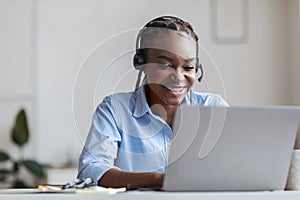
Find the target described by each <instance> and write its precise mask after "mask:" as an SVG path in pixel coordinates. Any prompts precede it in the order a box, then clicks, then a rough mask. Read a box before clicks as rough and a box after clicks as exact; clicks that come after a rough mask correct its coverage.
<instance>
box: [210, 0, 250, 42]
mask: <svg viewBox="0 0 300 200" xmlns="http://www.w3.org/2000/svg"><path fill="white" fill-rule="evenodd" d="M210 3H211V32H212V37H213V39H214V40H215V41H216V42H219V43H244V42H245V41H246V40H247V38H248V9H249V8H248V0H211V2H210Z"/></svg>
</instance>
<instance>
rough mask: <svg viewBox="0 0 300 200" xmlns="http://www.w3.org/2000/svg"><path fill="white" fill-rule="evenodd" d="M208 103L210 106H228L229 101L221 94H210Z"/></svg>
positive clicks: (207, 99)
mask: <svg viewBox="0 0 300 200" xmlns="http://www.w3.org/2000/svg"><path fill="white" fill-rule="evenodd" d="M205 103H206V104H208V105H209V106H222V107H228V106H229V105H228V103H227V102H226V101H225V100H224V99H223V98H222V96H221V95H219V94H210V95H208V96H207V98H206V102H205Z"/></svg>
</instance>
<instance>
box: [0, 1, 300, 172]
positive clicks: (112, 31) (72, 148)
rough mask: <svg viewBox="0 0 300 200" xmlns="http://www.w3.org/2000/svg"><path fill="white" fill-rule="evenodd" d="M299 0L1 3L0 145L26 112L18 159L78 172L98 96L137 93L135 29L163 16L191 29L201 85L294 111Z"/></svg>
mask: <svg viewBox="0 0 300 200" xmlns="http://www.w3.org/2000/svg"><path fill="white" fill-rule="evenodd" d="M299 10H300V8H299V0H198V1H196V0H185V1H182V0H164V1H161V0H142V1H141V0H126V1H124V0H110V1H105V0H0V148H1V149H6V150H7V151H10V152H12V153H14V152H16V151H17V150H16V149H15V147H14V146H13V145H12V143H11V141H10V136H9V134H10V130H11V128H12V125H13V122H14V119H15V116H16V113H17V112H18V110H19V109H20V108H24V109H25V110H26V112H27V115H28V123H29V130H30V134H31V135H30V141H29V143H28V145H26V146H25V147H24V148H23V149H22V150H23V151H24V156H25V157H29V158H34V159H37V160H38V161H40V162H45V163H49V164H51V165H52V166H58V167H63V166H75V167H76V166H77V163H78V157H79V154H80V151H81V149H82V147H83V142H84V140H85V137H86V135H87V132H88V130H89V127H90V123H91V118H92V115H93V111H94V109H95V107H96V105H97V104H98V103H100V102H101V100H102V98H103V97H104V96H105V95H107V94H110V93H114V92H118V91H131V90H133V89H134V85H135V81H136V76H137V72H136V71H134V70H133V66H132V56H133V53H134V47H135V38H136V34H137V31H138V28H141V27H142V26H143V25H144V24H145V23H146V22H148V21H149V20H151V19H153V18H155V17H157V16H161V15H175V16H178V17H180V18H182V19H185V20H187V21H189V22H191V24H192V25H193V27H194V29H195V31H196V32H197V34H198V35H199V37H200V42H201V50H200V58H201V62H202V63H203V65H204V71H205V79H204V82H202V83H201V84H197V85H196V87H195V90H197V91H198V90H199V91H205V92H213V93H220V94H221V95H222V96H223V97H224V98H225V99H226V100H227V101H228V103H229V104H231V105H298V106H300V92H299V91H300V79H299V74H300V58H299V57H300V56H299V52H300V45H299Z"/></svg>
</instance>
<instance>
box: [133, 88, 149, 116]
mask: <svg viewBox="0 0 300 200" xmlns="http://www.w3.org/2000/svg"><path fill="white" fill-rule="evenodd" d="M149 111H150V108H149V105H148V102H147V100H146V92H145V86H142V87H139V88H138V90H137V91H136V102H135V108H134V112H133V116H134V117H141V116H143V115H144V114H146V113H147V112H149Z"/></svg>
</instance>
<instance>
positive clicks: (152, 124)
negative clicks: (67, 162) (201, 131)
mask: <svg viewBox="0 0 300 200" xmlns="http://www.w3.org/2000/svg"><path fill="white" fill-rule="evenodd" d="M198 46H199V45H198V36H197V35H196V34H195V33H194V31H193V28H192V27H191V25H190V24H189V23H187V22H185V21H183V20H181V19H179V18H177V17H172V16H166V17H159V18H156V19H153V20H151V21H150V22H149V23H147V24H146V25H145V26H144V27H143V28H142V29H141V30H140V32H139V34H138V37H137V42H136V54H135V56H134V60H133V64H134V67H135V69H137V70H139V77H138V80H137V88H136V90H135V91H134V92H129V93H118V94H113V95H110V96H108V97H106V98H105V99H104V100H103V102H102V103H100V104H99V105H98V107H97V109H96V111H95V114H94V118H93V121H92V126H91V129H90V132H89V136H88V138H87V141H86V144H85V147H84V148H83V150H82V153H81V156H80V164H79V173H78V177H79V178H81V179H84V178H88V177H90V178H92V179H93V180H94V182H95V183H98V185H101V186H106V187H124V186H129V185H130V186H131V187H141V186H161V185H162V182H163V178H164V172H165V169H166V166H167V161H168V152H169V146H170V142H171V138H172V120H173V116H174V112H175V110H176V109H177V108H178V106H180V105H181V104H186V105H203V106H227V103H226V102H225V101H224V100H223V99H222V97H221V96H220V95H216V94H209V93H196V92H193V91H192V87H193V85H194V84H195V79H196V73H197V71H198V70H199V69H200V72H201V74H200V77H202V73H203V71H202V67H201V65H200V63H199V58H198ZM143 73H144V75H145V76H144V81H143V84H141V85H140V79H141V75H142V74H143ZM200 80H201V78H200Z"/></svg>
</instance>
